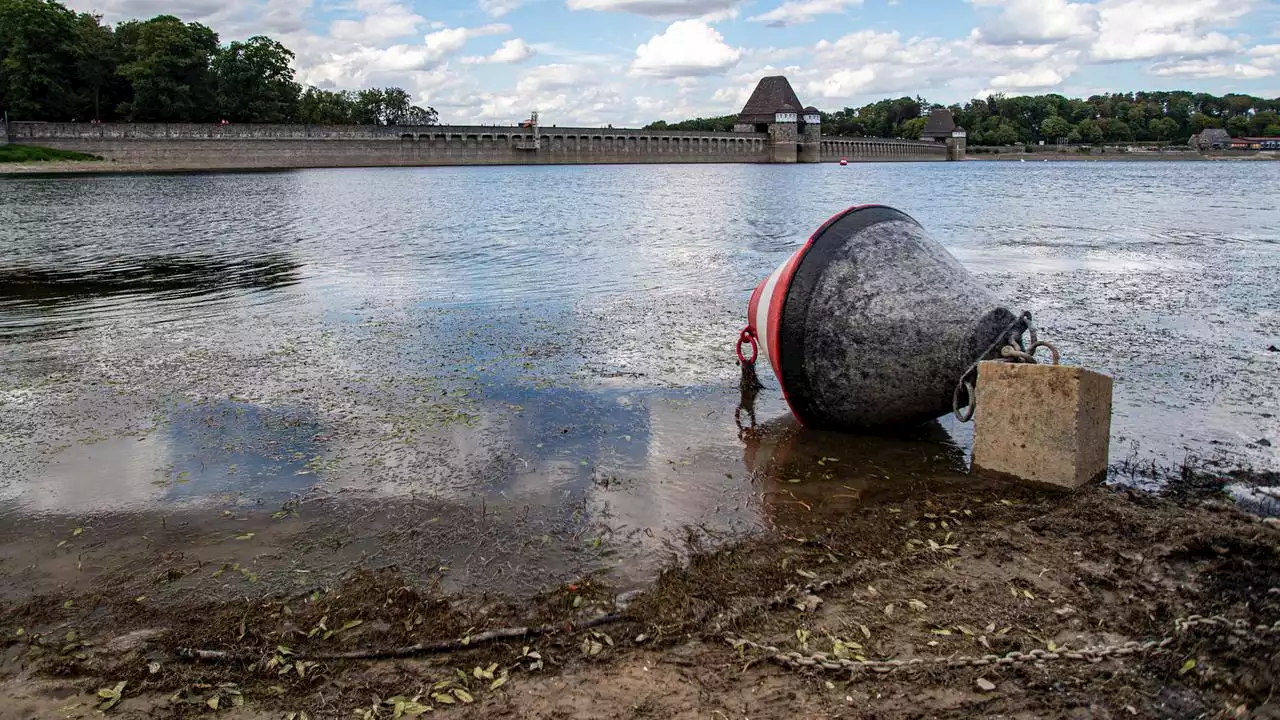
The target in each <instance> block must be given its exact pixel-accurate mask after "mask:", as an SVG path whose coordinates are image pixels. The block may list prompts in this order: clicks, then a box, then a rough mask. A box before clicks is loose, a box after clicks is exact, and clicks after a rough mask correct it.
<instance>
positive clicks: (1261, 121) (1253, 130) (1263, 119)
mask: <svg viewBox="0 0 1280 720" xmlns="http://www.w3.org/2000/svg"><path fill="white" fill-rule="evenodd" d="M1272 125H1280V115H1277V114H1276V112H1275V111H1274V110H1259V111H1258V112H1256V113H1254V114H1253V117H1251V118H1249V134H1250V135H1266V134H1267V128H1269V127H1271V126H1272Z"/></svg>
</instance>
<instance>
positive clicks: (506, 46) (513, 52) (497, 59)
mask: <svg viewBox="0 0 1280 720" xmlns="http://www.w3.org/2000/svg"><path fill="white" fill-rule="evenodd" d="M537 54H538V52H537V51H536V50H534V49H533V48H532V47H530V46H529V44H528V43H526V42H525V41H524V40H521V39H520V38H512V39H511V40H507V41H506V42H504V43H502V46H501V47H499V48H498V49H497V50H494V51H493V54H492V55H489V56H488V57H468V58H463V59H462V61H463V62H464V63H499V64H504V65H514V64H516V63H521V62H524V61H525V60H528V59H529V58H531V57H533V56H534V55H537Z"/></svg>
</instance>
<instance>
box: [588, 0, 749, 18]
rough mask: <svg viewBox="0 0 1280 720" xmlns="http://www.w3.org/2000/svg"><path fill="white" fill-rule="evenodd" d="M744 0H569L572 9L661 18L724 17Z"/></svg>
mask: <svg viewBox="0 0 1280 720" xmlns="http://www.w3.org/2000/svg"><path fill="white" fill-rule="evenodd" d="M741 2H742V0H567V2H566V3H565V4H566V5H567V6H568V8H569V9H570V10H598V11H609V12H629V13H635V14H637V15H647V16H649V17H654V18H661V19H667V20H671V19H677V18H701V17H724V16H723V15H719V14H720V13H725V12H729V11H732V10H733V9H734V8H736V7H737V6H738V5H739V4H740V3H741Z"/></svg>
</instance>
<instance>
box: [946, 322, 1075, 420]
mask: <svg viewBox="0 0 1280 720" xmlns="http://www.w3.org/2000/svg"><path fill="white" fill-rule="evenodd" d="M1024 332H1025V333H1027V334H1028V335H1029V336H1030V339H1031V342H1029V343H1027V344H1026V345H1023V343H1022V334H1023V333H1024ZM1002 343H1003V345H1002ZM997 348H999V350H1000V353H999V355H998V356H997V357H991V358H989V357H988V356H990V355H991V354H992V353H995V351H996V349H997ZM1040 348H1046V349H1048V351H1049V353H1050V355H1051V356H1052V363H1053V364H1054V365H1057V364H1058V361H1059V360H1060V359H1061V356H1060V354H1059V353H1058V348H1057V347H1056V346H1055V345H1053V343H1050V342H1046V341H1044V340H1041V339H1040V338H1039V335H1038V331H1037V330H1036V326H1035V324H1034V323H1033V322H1031V313H1030V312H1029V311H1026V310H1024V311H1022V314H1021V315H1019V316H1018V319H1016V320H1014V321H1013V323H1012V324H1010V325H1009V327H1007V328H1005V329H1004V330H1002V331H1001V332H1000V334H999V335H998V336H996V341H995V342H993V343H991V346H990V347H988V348H987V349H986V350H985V351H984V352H983V353H982V354H981V355H979V356H978V359H976V360H974V361H973V363H972V364H971V365H969V367H968V368H967V369H966V370H965V371H964V372H963V373H961V374H960V381H959V382H957V383H956V387H955V390H953V391H952V392H951V411H952V412H953V413H955V416H956V419H957V420H959V421H960V422H969V421H970V420H972V419H973V413H974V412H975V411H976V410H977V409H978V395H977V393H976V392H975V391H974V387H973V383H974V380H970V379H969V376H970V375H975V374H976V373H977V370H978V363H980V362H982V361H983V360H986V359H990V360H992V361H993V362H1012V363H1031V364H1035V363H1038V362H1039V360H1036V350H1039V349H1040ZM975 380H976V378H975ZM962 390H963V391H964V393H965V399H966V400H967V402H966V404H964V405H961V404H960V392H961V391H962Z"/></svg>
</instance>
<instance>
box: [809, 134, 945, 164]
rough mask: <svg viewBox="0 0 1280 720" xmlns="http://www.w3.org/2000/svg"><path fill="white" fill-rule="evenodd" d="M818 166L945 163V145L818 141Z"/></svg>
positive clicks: (838, 139) (871, 140)
mask: <svg viewBox="0 0 1280 720" xmlns="http://www.w3.org/2000/svg"><path fill="white" fill-rule="evenodd" d="M820 157H821V158H822V160H821V162H840V160H841V159H845V160H848V161H849V162H894V161H904V162H922V161H930V160H935V161H936V160H941V161H944V162H945V161H946V160H947V159H948V155H947V145H946V144H945V143H936V142H929V141H927V140H892V139H886V138H867V137H863V138H842V137H824V138H822V150H821V154H820Z"/></svg>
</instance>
